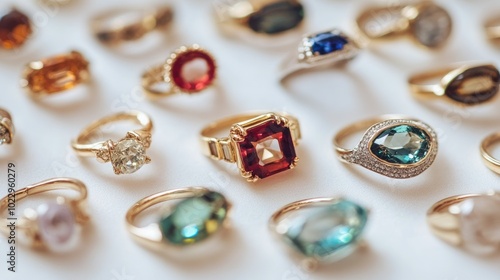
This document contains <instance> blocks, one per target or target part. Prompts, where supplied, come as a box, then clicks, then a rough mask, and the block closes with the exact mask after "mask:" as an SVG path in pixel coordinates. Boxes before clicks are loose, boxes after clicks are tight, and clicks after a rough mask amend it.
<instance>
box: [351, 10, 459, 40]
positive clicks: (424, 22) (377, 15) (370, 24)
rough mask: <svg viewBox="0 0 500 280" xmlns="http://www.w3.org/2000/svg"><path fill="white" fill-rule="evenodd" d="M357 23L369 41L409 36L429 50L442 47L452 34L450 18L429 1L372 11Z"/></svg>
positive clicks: (362, 15) (367, 11)
mask: <svg viewBox="0 0 500 280" xmlns="http://www.w3.org/2000/svg"><path fill="white" fill-rule="evenodd" d="M356 23H357V25H358V28H359V30H360V31H361V33H363V34H364V35H365V36H366V37H368V38H369V39H395V38H398V37H401V36H400V35H408V34H409V35H410V36H411V37H412V38H413V40H414V41H415V42H417V43H418V44H419V45H421V46H424V47H426V48H429V49H435V48H439V47H441V46H443V45H444V44H445V43H446V42H447V40H448V38H449V37H450V35H451V31H452V19H451V17H450V15H449V14H448V12H447V11H446V10H445V9H444V8H442V7H440V6H438V5H436V4H434V3H433V2H432V1H422V2H419V3H414V4H410V5H391V6H386V7H383V6H382V7H371V8H369V9H367V10H365V11H363V12H362V13H361V14H360V15H359V16H358V18H357V20H356Z"/></svg>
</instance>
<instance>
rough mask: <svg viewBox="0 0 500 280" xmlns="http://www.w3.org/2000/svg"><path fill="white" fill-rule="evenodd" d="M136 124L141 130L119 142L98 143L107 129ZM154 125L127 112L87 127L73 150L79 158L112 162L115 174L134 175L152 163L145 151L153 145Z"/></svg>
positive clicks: (142, 116)
mask: <svg viewBox="0 0 500 280" xmlns="http://www.w3.org/2000/svg"><path fill="white" fill-rule="evenodd" d="M123 121H128V122H134V123H135V124H138V125H140V126H141V128H140V129H137V130H131V131H128V132H127V134H126V136H125V137H124V138H122V139H120V140H118V141H116V142H115V141H113V140H106V141H103V140H97V139H99V138H101V137H102V136H103V133H104V132H105V131H104V130H105V128H106V127H109V125H110V124H112V123H116V122H123ZM152 130H153V122H152V121H151V119H150V118H149V116H148V115H146V114H145V113H143V112H139V111H128V112H120V113H116V114H113V115H110V116H107V117H104V118H102V119H99V120H97V121H95V122H93V123H91V124H90V125H88V126H87V127H86V128H85V129H83V131H82V132H81V133H80V134H79V135H78V137H77V138H76V139H75V140H73V141H72V143H71V146H72V147H73V149H74V150H75V151H76V153H77V154H78V155H80V156H94V157H96V158H97V161H99V162H111V164H112V165H113V170H114V172H115V174H117V175H119V174H131V173H134V172H136V171H137V170H139V169H140V168H141V167H142V166H143V165H144V164H147V163H149V162H150V161H151V159H150V158H149V157H148V156H147V155H146V150H147V149H148V148H149V147H150V145H151V132H152Z"/></svg>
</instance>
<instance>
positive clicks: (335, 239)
mask: <svg viewBox="0 0 500 280" xmlns="http://www.w3.org/2000/svg"><path fill="white" fill-rule="evenodd" d="M367 219H368V212H367V210H366V209H364V208H363V207H361V206H359V205H357V204H355V203H353V202H350V201H347V200H343V199H339V200H334V201H330V202H325V203H319V204H317V205H313V206H311V207H308V208H303V209H300V210H297V211H296V215H295V216H291V217H288V218H287V219H284V220H282V221H281V222H280V223H279V224H278V227H282V228H285V229H286V231H285V232H284V233H283V235H282V236H283V238H284V239H285V240H286V241H287V243H289V244H290V245H291V246H292V247H293V248H295V249H296V250H298V251H299V252H300V253H302V254H303V255H305V256H306V257H311V258H314V259H317V260H320V261H326V262H332V261H338V260H340V259H342V258H344V257H346V256H348V255H349V254H350V253H352V252H353V251H354V250H355V249H356V247H357V244H358V241H359V238H360V235H361V234H362V232H363V229H364V227H365V225H366V222H367Z"/></svg>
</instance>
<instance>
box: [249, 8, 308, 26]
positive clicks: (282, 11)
mask: <svg viewBox="0 0 500 280" xmlns="http://www.w3.org/2000/svg"><path fill="white" fill-rule="evenodd" d="M303 19H304V8H303V6H302V5H301V4H300V3H298V2H297V1H290V0H284V1H278V2H276V3H272V4H269V5H267V6H264V7H263V8H262V9H260V10H259V11H258V12H256V13H254V14H252V15H251V16H250V18H249V19H248V25H249V27H250V28H251V29H252V30H253V31H255V32H257V33H265V34H277V33H281V32H284V31H287V30H290V29H293V28H295V27H297V26H298V25H299V24H300V23H301V22H302V20H303Z"/></svg>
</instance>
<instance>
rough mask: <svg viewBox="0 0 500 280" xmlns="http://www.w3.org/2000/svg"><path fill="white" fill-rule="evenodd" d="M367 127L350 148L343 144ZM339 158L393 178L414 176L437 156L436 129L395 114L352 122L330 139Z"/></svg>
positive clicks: (429, 164) (428, 165) (427, 166)
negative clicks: (358, 140) (357, 141)
mask: <svg viewBox="0 0 500 280" xmlns="http://www.w3.org/2000/svg"><path fill="white" fill-rule="evenodd" d="M364 129H367V130H366V132H365V134H364V135H363V137H362V139H361V141H360V142H359V144H358V145H357V146H356V147H355V148H353V149H346V148H343V146H342V144H343V142H345V141H346V140H347V138H349V137H350V136H351V135H353V134H355V133H357V132H360V131H362V130H364ZM333 144H334V147H335V150H336V152H337V155H338V157H339V159H340V160H341V161H342V162H345V163H354V164H359V165H361V166H363V167H365V168H367V169H369V170H371V171H374V172H376V173H379V174H382V175H385V176H387V177H391V178H396V179H407V178H411V177H415V176H417V175H419V174H421V173H422V172H424V171H425V170H427V168H429V167H430V166H431V164H432V163H433V162H434V159H435V158H436V155H437V151H438V142H437V136H436V132H435V131H434V130H433V129H432V128H431V127H430V126H429V125H427V124H425V123H423V122H421V121H419V120H415V119H410V118H407V117H403V116H398V115H384V116H380V117H378V118H374V119H369V120H365V121H360V122H357V123H354V124H352V125H350V126H347V127H345V128H343V129H341V130H340V131H339V132H338V133H337V134H336V135H335V136H334V138H333Z"/></svg>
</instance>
